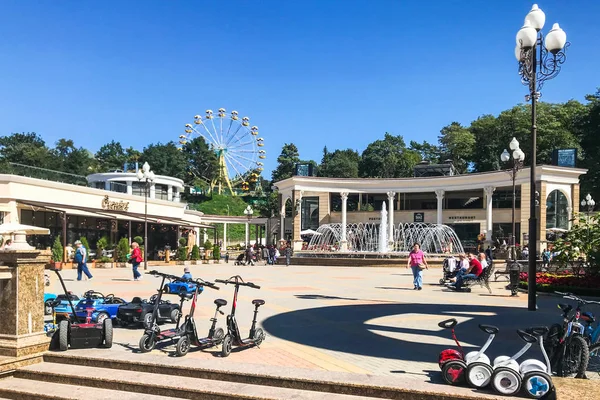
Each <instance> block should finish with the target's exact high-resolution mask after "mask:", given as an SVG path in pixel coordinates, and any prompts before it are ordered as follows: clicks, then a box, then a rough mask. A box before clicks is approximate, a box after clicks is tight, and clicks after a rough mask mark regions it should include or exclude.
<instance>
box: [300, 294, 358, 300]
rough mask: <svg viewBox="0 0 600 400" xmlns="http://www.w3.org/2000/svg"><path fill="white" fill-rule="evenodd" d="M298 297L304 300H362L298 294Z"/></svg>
mask: <svg viewBox="0 0 600 400" xmlns="http://www.w3.org/2000/svg"><path fill="white" fill-rule="evenodd" d="M296 297H297V298H299V299H303V300H360V299H355V298H351V297H337V296H325V295H322V294H297V295H296Z"/></svg>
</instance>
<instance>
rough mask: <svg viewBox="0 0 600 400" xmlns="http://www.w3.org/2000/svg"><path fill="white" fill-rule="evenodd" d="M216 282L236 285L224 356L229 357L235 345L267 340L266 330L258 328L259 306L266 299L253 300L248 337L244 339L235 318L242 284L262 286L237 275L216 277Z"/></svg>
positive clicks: (258, 344)
mask: <svg viewBox="0 0 600 400" xmlns="http://www.w3.org/2000/svg"><path fill="white" fill-rule="evenodd" d="M215 282H219V283H223V284H225V285H229V284H232V285H235V290H234V291H233V303H232V305H231V314H229V315H228V316H227V334H226V335H225V337H224V338H223V346H222V348H221V355H222V356H223V357H227V356H228V355H229V354H230V353H231V349H232V347H233V346H236V347H251V346H260V344H261V343H262V342H263V340H265V332H264V331H263V330H262V329H261V328H258V329H257V328H256V316H257V315H258V307H260V306H262V305H263V304H265V301H264V300H261V299H254V300H252V304H254V318H253V319H252V326H251V327H250V334H249V335H248V337H247V338H246V339H242V336H241V335H240V330H239V328H238V324H237V321H236V320H235V309H236V306H237V296H238V291H239V290H240V286H248V287H251V288H254V289H260V286H258V285H255V284H254V283H252V282H244V280H243V279H242V277H241V276H239V275H236V276H232V277H231V278H229V279H228V280H220V279H216V280H215Z"/></svg>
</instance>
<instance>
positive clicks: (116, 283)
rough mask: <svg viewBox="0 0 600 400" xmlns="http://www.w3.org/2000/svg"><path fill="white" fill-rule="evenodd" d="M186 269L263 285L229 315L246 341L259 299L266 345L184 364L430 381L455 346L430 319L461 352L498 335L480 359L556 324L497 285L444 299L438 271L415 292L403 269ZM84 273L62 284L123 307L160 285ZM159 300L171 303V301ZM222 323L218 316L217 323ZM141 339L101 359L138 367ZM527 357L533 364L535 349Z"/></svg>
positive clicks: (550, 310) (126, 335)
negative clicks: (450, 323) (485, 328)
mask: <svg viewBox="0 0 600 400" xmlns="http://www.w3.org/2000/svg"><path fill="white" fill-rule="evenodd" d="M190 268H191V270H192V274H193V276H194V277H201V278H203V279H206V280H214V279H218V278H220V279H225V278H228V277H230V276H233V275H241V276H242V277H243V278H244V279H245V280H246V281H251V282H254V283H256V284H258V285H260V286H262V288H261V289H260V290H255V289H250V288H247V287H241V289H240V295H239V300H238V310H237V316H238V322H239V324H240V329H241V330H242V333H247V331H248V329H249V327H250V322H251V318H252V310H253V307H252V305H251V301H252V299H255V298H262V299H264V300H265V301H266V304H265V305H264V306H263V307H261V309H260V312H259V322H260V324H261V325H262V327H263V328H264V329H265V331H266V333H267V339H266V341H265V342H264V343H263V345H262V346H261V348H260V349H257V348H251V349H247V350H244V351H240V352H234V353H232V354H231V355H230V356H229V357H228V358H225V359H223V358H220V357H219V356H218V351H219V350H220V347H219V348H213V349H206V350H202V351H194V350H192V351H191V352H190V353H189V354H188V355H187V356H186V358H189V359H197V360H199V362H203V363H204V362H213V363H215V366H219V367H227V366H228V365H231V364H230V363H236V364H237V363H241V364H262V365H269V366H282V367H283V366H286V367H296V368H304V369H311V370H324V371H337V372H352V373H360V374H374V375H388V376H401V375H402V374H410V375H413V376H422V377H423V379H424V380H426V381H436V382H439V381H440V380H441V376H440V374H439V369H438V367H437V363H436V360H437V356H438V353H439V352H440V351H441V350H443V349H444V348H447V347H451V346H453V345H454V343H453V342H452V340H451V338H450V337H449V332H446V331H442V330H441V329H440V328H439V327H438V326H437V323H438V322H439V321H441V320H443V319H446V318H450V317H455V318H456V319H458V320H459V321H460V325H458V327H457V335H458V337H459V340H461V342H463V343H464V344H465V346H466V347H467V348H468V347H469V346H479V345H481V344H482V343H483V342H484V341H485V339H486V335H485V334H484V333H482V332H481V331H480V330H479V329H478V328H477V324H479V323H485V324H493V325H497V326H498V327H499V328H500V333H499V335H498V336H497V338H496V340H495V342H494V343H493V344H492V346H491V349H490V350H489V351H488V354H489V355H490V356H492V357H495V356H497V355H500V354H501V353H502V354H509V353H510V354H513V353H514V352H516V351H517V350H518V349H519V348H520V347H521V346H522V342H521V341H520V340H519V338H518V336H517V334H516V332H515V330H516V329H518V328H525V327H528V326H532V325H538V324H539V325H549V324H551V323H554V322H557V321H560V313H559V312H558V310H557V308H556V303H557V301H558V299H557V298H555V297H549V296H540V298H539V305H540V309H539V311H537V312H529V311H527V308H526V307H527V297H526V295H525V294H521V295H520V296H519V297H510V293H509V292H508V291H506V290H505V289H504V286H505V285H506V283H505V281H504V280H503V281H502V282H497V283H494V284H492V290H493V293H492V294H489V293H488V291H487V290H486V289H482V288H480V287H478V286H477V287H475V288H474V289H473V292H472V293H455V292H448V291H447V289H444V288H442V287H441V286H439V285H438V284H437V281H438V280H439V278H440V275H441V270H440V269H430V270H428V271H425V278H424V289H423V290H422V291H414V290H412V275H411V273H410V270H406V269H404V268H352V267H319V266H307V267H304V266H303V267H299V266H291V267H279V266H278V267H272V266H254V267H245V266H239V267H238V266H233V265H231V264H219V265H198V266H191V267H190ZM156 269H159V270H160V271H163V272H166V273H172V274H176V275H180V274H182V273H183V266H162V267H157V268H156ZM92 272H93V274H94V279H93V280H91V281H82V282H77V281H76V280H75V277H76V272H75V271H74V270H65V271H63V277H64V278H65V281H66V284H67V287H68V289H69V290H71V291H73V292H74V293H77V294H81V293H83V292H84V291H86V290H90V289H93V290H96V291H99V292H102V293H104V294H108V293H113V294H115V295H116V296H119V297H123V298H124V299H126V300H128V301H129V300H131V298H132V297H134V296H140V297H142V298H148V297H150V296H151V295H152V294H153V293H155V291H156V289H157V287H158V285H159V283H160V280H159V279H158V278H154V277H152V276H149V275H145V276H144V279H143V280H142V281H139V282H134V281H132V277H131V271H130V269H129V268H127V269H107V270H103V269H96V270H92ZM232 289H233V288H232V287H228V286H224V285H221V290H219V291H215V290H211V289H208V288H207V289H205V291H204V293H203V294H202V295H201V296H200V297H199V300H198V308H197V310H196V313H195V318H196V322H197V324H198V326H199V329H200V330H201V331H202V332H208V327H209V324H210V322H209V318H211V317H212V315H213V313H214V306H213V300H214V299H216V298H223V299H226V300H227V301H228V303H229V304H230V302H231V297H232V294H233V292H232ZM47 292H53V293H57V292H60V289H59V284H58V280H57V279H56V277H52V284H51V286H50V287H48V288H47ZM166 297H167V298H170V299H171V301H177V300H178V297H176V296H173V295H167V296H166ZM229 304H228V307H229ZM188 307H189V303H187V306H184V309H185V311H186V312H187V308H188ZM226 311H228V309H227V310H226ZM226 314H227V313H226ZM224 323H225V320H224V318H223V317H221V319H220V321H219V325H220V326H224ZM141 335H142V329H141V328H139V327H138V328H116V331H115V345H114V346H113V348H112V350H110V351H111V352H113V353H114V357H129V355H131V357H135V359H137V360H143V358H144V357H145V356H146V355H144V354H139V351H138V341H139V339H140V337H141ZM75 351H77V350H75ZM82 351H83V350H80V351H79V352H82ZM98 351H106V350H98ZM153 353H154V355H155V356H160V355H161V354H162V355H164V356H165V357H169V356H172V355H173V354H174V347H173V346H166V347H162V348H159V349H156V350H154V351H153ZM530 354H531V356H533V357H539V358H541V353H540V352H539V350H537V349H536V351H535V353H533V352H531V351H530ZM200 360H204V361H200Z"/></svg>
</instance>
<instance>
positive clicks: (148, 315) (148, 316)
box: [142, 312, 152, 329]
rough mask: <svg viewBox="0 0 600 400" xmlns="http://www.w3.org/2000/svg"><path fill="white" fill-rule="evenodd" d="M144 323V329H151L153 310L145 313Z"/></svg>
mask: <svg viewBox="0 0 600 400" xmlns="http://www.w3.org/2000/svg"><path fill="white" fill-rule="evenodd" d="M142 324H143V325H144V329H150V328H151V327H152V312H149V313H146V314H144V320H143V322H142Z"/></svg>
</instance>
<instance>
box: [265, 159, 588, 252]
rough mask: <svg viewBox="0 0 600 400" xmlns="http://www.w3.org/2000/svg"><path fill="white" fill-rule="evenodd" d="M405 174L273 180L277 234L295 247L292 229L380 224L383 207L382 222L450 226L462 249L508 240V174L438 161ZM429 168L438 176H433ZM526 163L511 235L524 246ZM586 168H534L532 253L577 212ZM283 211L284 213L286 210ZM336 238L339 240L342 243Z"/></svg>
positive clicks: (296, 231)
mask: <svg viewBox="0 0 600 400" xmlns="http://www.w3.org/2000/svg"><path fill="white" fill-rule="evenodd" d="M419 168H420V169H421V170H428V171H430V172H432V171H433V173H426V174H420V173H417V170H416V171H415V176H414V177H412V178H398V179H383V178H325V177H313V176H293V177H291V178H289V179H285V180H282V181H280V182H276V183H274V186H275V187H276V189H277V190H278V191H279V204H280V207H281V210H280V211H281V221H280V225H281V226H282V227H283V229H280V230H279V236H280V239H284V240H291V241H292V242H293V243H294V249H295V250H300V249H301V248H302V243H303V239H302V237H301V234H300V232H301V231H305V230H308V229H312V230H317V229H318V228H319V226H320V225H323V224H329V223H343V224H352V223H375V224H378V223H380V222H381V221H380V218H381V217H380V215H381V213H380V211H381V209H382V206H383V204H384V203H385V204H386V208H387V211H388V225H389V224H398V223H414V222H424V223H432V224H445V225H448V226H450V227H452V228H453V229H454V230H455V231H456V233H457V235H458V237H459V238H460V239H461V241H462V242H463V245H464V246H465V247H470V246H471V245H474V244H475V243H476V241H477V240H478V238H479V239H481V238H483V237H485V240H488V241H489V240H493V241H495V242H496V241H498V242H500V243H502V242H503V241H504V240H506V242H507V243H508V242H509V238H510V235H511V234H512V233H513V232H512V205H513V179H512V177H511V175H510V174H509V173H507V171H494V172H485V173H469V174H463V175H459V174H456V173H453V172H452V167H451V166H449V167H448V168H444V165H437V166H434V165H426V166H419ZM435 168H438V169H439V171H438V172H439V173H435V171H434V170H435ZM530 172H531V171H530V168H529V167H527V168H524V169H522V170H521V171H519V172H518V174H517V175H516V177H515V181H514V183H515V205H516V207H515V214H514V215H515V232H514V234H515V240H516V243H518V244H521V245H524V244H528V236H529V235H528V233H529V232H528V230H529V229H528V225H529V224H528V219H529V198H530V179H529V178H530ZM586 172H587V170H585V169H579V168H571V167H563V166H555V165H540V166H537V168H536V171H535V176H536V181H537V188H538V192H539V199H540V200H539V206H538V208H537V213H538V227H537V229H538V238H540V240H539V242H538V243H537V244H536V246H537V248H538V250H539V249H543V248H544V247H545V246H547V245H548V243H551V242H552V241H553V240H554V238H555V234H556V232H562V231H563V230H568V229H569V228H570V226H571V225H570V224H571V217H572V215H574V214H576V213H578V212H579V201H580V193H579V179H580V177H581V175H583V174H585V173H586ZM286 210H287V214H286ZM343 239H344V238H342V240H343Z"/></svg>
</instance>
